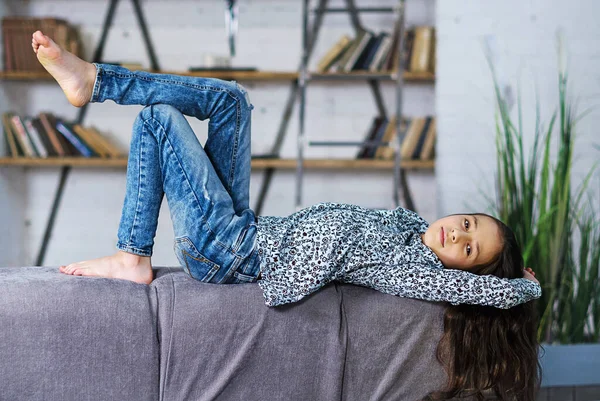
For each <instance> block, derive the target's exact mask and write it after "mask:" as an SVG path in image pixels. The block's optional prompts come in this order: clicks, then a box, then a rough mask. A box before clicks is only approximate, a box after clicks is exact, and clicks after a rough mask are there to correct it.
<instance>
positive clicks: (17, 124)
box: [10, 115, 37, 157]
mask: <svg viewBox="0 0 600 401" xmlns="http://www.w3.org/2000/svg"><path fill="white" fill-rule="evenodd" d="M10 121H11V123H12V125H13V127H14V131H13V132H16V137H17V140H18V141H19V144H20V145H21V149H23V153H24V154H25V156H27V157H36V156H37V153H36V151H35V149H34V148H33V144H32V143H31V141H30V140H29V137H28V136H27V132H26V131H25V127H24V126H23V123H22V122H21V119H20V118H19V116H17V115H11V117H10Z"/></svg>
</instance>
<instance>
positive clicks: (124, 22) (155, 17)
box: [0, 0, 438, 265]
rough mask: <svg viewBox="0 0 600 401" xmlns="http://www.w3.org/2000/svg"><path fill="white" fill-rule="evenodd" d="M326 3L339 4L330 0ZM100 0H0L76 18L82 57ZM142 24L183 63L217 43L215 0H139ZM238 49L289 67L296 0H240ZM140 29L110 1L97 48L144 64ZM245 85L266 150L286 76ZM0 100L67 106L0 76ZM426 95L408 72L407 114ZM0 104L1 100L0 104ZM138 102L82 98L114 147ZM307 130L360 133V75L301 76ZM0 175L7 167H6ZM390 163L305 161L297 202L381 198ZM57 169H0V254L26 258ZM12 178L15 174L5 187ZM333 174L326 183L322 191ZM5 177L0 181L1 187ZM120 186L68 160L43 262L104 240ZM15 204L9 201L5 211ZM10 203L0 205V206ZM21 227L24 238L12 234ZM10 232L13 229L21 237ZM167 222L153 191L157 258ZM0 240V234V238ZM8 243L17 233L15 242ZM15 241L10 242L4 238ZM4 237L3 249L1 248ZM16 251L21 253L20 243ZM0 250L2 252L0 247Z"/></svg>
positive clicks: (290, 207) (124, 7) (166, 59)
mask: <svg viewBox="0 0 600 401" xmlns="http://www.w3.org/2000/svg"><path fill="white" fill-rule="evenodd" d="M331 3H332V5H340V4H341V2H340V1H339V0H332V2H331ZM357 3H358V4H359V5H360V4H370V5H372V4H374V3H376V4H377V5H393V4H395V0H381V1H377V2H372V1H367V0H362V1H358V2H357ZM107 4H108V1H106V0H105V1H90V0H69V1H67V0H31V1H27V2H21V1H16V0H8V1H5V2H4V3H3V5H4V7H5V9H4V10H2V12H3V15H19V14H27V15H35V16H47V15H57V16H61V15H62V16H66V17H67V18H68V19H69V21H71V22H72V23H74V24H77V25H79V26H80V27H81V32H82V34H83V40H84V43H85V48H86V56H87V58H88V59H89V58H91V56H92V52H93V49H94V46H95V44H97V42H98V39H99V35H100V33H101V29H102V23H103V20H104V16H105V12H106V8H107ZM142 4H143V9H144V14H145V16H146V19H147V21H148V24H149V31H150V36H151V38H152V41H153V43H154V45H155V50H156V53H157V57H158V60H159V62H160V64H161V68H163V69H169V70H183V69H186V68H187V67H189V66H190V65H199V64H201V63H202V59H203V55H204V54H205V53H207V52H210V53H218V54H223V53H226V52H227V47H226V40H225V30H224V16H223V13H224V12H223V7H224V2H223V1H219V0H211V1H197V0H172V1H168V2H167V1H159V0H146V1H143V2H142ZM434 7H435V1H434V0H427V1H420V0H409V1H408V2H407V23H408V24H433V23H434V11H435V10H434ZM240 15H241V17H240V37H239V39H238V42H237V45H238V56H237V57H236V58H235V60H234V65H256V66H257V67H258V68H259V69H266V70H282V71H290V70H295V69H296V68H297V66H298V64H299V60H300V58H299V57H300V46H301V2H300V1H291V0H285V1H281V0H277V1H275V0H241V1H240ZM363 23H364V24H365V25H366V26H368V27H371V28H372V29H386V30H391V27H392V23H393V22H392V19H391V17H390V16H384V15H381V14H367V15H365V16H364V17H363ZM351 32H352V30H351V25H350V22H349V18H348V16H347V15H335V14H334V15H328V16H326V17H325V26H324V27H323V28H322V30H321V34H320V39H319V42H318V44H317V47H316V49H315V53H314V56H313V59H312V64H313V65H314V64H315V63H316V62H317V61H318V59H319V57H320V56H321V55H322V54H323V53H324V52H325V51H326V50H327V49H328V48H329V47H330V46H331V45H332V44H333V43H334V42H335V41H337V39H338V38H339V37H340V36H341V35H342V34H343V33H351ZM142 43H143V42H142V39H141V34H140V32H139V29H138V28H137V25H136V20H135V17H134V14H133V10H132V7H131V4H130V2H129V1H121V2H120V5H119V8H118V10H117V14H116V18H115V23H114V25H113V27H112V30H111V32H110V34H109V36H108V40H107V44H106V48H105V53H104V60H126V61H140V62H142V63H143V64H144V65H146V66H149V60H148V57H147V55H146V53H145V50H144V48H143V46H142ZM243 84H244V85H245V86H247V87H248V89H249V91H250V96H251V99H252V102H253V104H254V105H255V112H254V115H253V141H252V146H253V153H257V154H258V153H262V152H266V151H268V150H269V148H270V146H271V142H272V141H273V139H274V137H275V134H276V131H277V128H278V126H279V124H280V119H281V114H282V111H283V107H284V102H285V100H286V99H287V96H288V93H289V84H288V83H272V82H271V83H248V84H246V83H243ZM0 88H2V90H3V92H4V95H5V98H3V100H4V102H5V103H3V104H6V103H8V104H9V105H10V107H8V108H10V109H13V110H15V111H18V112H19V113H30V114H36V113H38V112H40V111H42V110H50V111H52V112H54V113H56V114H58V115H61V116H64V117H66V118H75V116H76V115H77V110H76V109H75V108H73V107H71V106H70V105H69V104H68V103H67V101H66V100H65V98H64V96H63V95H62V93H61V92H60V89H59V88H58V86H57V85H56V84H53V83H34V84H31V83H29V82H26V83H21V82H2V83H1V84H0ZM384 97H385V99H386V100H387V104H388V107H389V111H390V112H391V110H393V108H392V106H393V104H394V103H393V101H394V98H395V97H394V87H393V85H392V84H390V83H388V84H384ZM434 107H435V101H434V87H433V86H432V85H422V84H408V85H407V87H406V92H405V111H406V114H408V115H424V114H433V113H434ZM4 108H5V106H2V109H4ZM140 110H141V107H137V106H127V107H123V106H117V105H115V104H114V103H112V102H107V103H105V104H102V105H92V106H91V107H89V109H88V114H87V117H86V120H85V122H86V123H89V124H93V125H95V126H97V127H98V128H100V129H101V130H102V131H103V132H108V133H109V134H110V135H111V136H112V137H113V138H114V139H115V140H116V141H117V142H118V143H120V144H121V145H122V146H123V147H127V146H128V142H129V137H130V129H131V126H132V124H133V121H134V119H135V116H136V114H137V113H138V112H139V111H140ZM296 110H297V108H295V112H294V115H293V117H292V119H291V122H290V125H289V130H288V134H287V138H286V140H285V142H284V144H283V148H282V156H283V157H295V156H296V135H297V132H298V120H297V115H296ZM306 113H307V125H306V130H307V135H309V136H313V137H314V136H315V135H319V136H323V137H325V135H326V136H327V137H328V138H337V139H342V138H347V139H351V140H352V139H356V140H359V139H362V138H363V137H364V135H365V132H366V130H367V128H368V125H369V123H370V120H371V118H372V117H373V115H374V113H375V105H374V102H373V99H372V95H371V90H370V88H369V87H368V85H366V84H365V83H356V84H354V83H350V84H349V83H343V84H341V83H340V84H335V83H328V84H324V83H317V84H313V85H311V86H310V87H309V90H308V104H307V109H306ZM191 124H192V126H193V127H194V129H196V130H197V132H198V136H199V137H200V139H201V141H204V140H205V138H206V124H205V123H203V122H198V121H191ZM355 152H356V149H351V150H350V149H347V148H331V149H329V150H327V149H324V148H310V149H309V150H308V151H307V154H306V156H307V157H320V156H328V155H330V156H334V157H343V156H345V155H348V154H349V155H354V154H355ZM9 175H16V176H17V179H15V178H14V177H12V176H9ZM392 176H393V174H392V172H364V173H363V172H361V173H357V172H356V171H350V172H340V171H331V172H327V171H326V172H323V171H310V170H309V171H307V172H306V175H305V177H306V178H305V181H304V184H305V185H304V188H305V191H304V193H305V196H304V199H303V203H304V205H305V206H308V205H311V204H314V203H317V202H321V201H338V202H345V203H354V204H359V205H364V206H368V207H392V204H391V200H392ZM58 178H59V169H58V168H54V169H48V168H44V169H12V171H11V172H10V173H7V172H6V169H0V190H2V194H3V195H1V196H0V206H1V207H2V209H3V212H2V215H1V217H0V221H1V222H2V225H3V235H4V232H7V231H8V230H10V232H11V233H13V232H14V233H16V234H15V235H16V237H15V238H12V234H10V235H5V237H6V238H9V237H10V238H11V241H10V245H8V244H9V242H5V241H4V238H5V237H2V239H3V240H2V242H0V251H2V252H0V254H1V255H0V265H6V264H21V265H23V264H31V263H32V262H33V261H34V259H35V255H36V252H37V250H38V248H39V245H40V243H41V239H42V235H43V229H44V227H45V223H46V220H47V218H48V213H49V209H50V205H51V202H52V197H53V195H54V190H55V188H56V185H57V183H58ZM409 179H410V183H411V186H412V191H413V197H414V199H415V201H416V203H417V205H418V211H419V213H421V214H422V215H423V216H424V217H425V218H426V219H429V220H432V219H435V218H436V217H437V215H438V214H437V212H436V205H435V200H434V199H435V196H434V194H435V183H434V176H433V174H432V173H430V172H416V173H411V174H410V176H409ZM15 181H16V182H18V183H19V185H20V186H22V188H21V189H14V188H12V187H14V185H15ZM261 182H262V172H260V171H258V172H256V173H253V175H252V184H251V200H250V203H251V205H253V204H254V202H255V200H256V197H257V195H258V191H259V189H260V184H261ZM332 183H336V188H335V190H334V191H332ZM5 188H8V189H7V190H6V191H5ZM124 189H125V171H124V169H112V170H111V169H98V170H96V169H90V170H86V169H73V170H72V172H71V176H70V179H69V181H68V183H67V186H66V188H65V192H64V197H63V200H62V205H61V209H60V213H59V214H58V216H57V220H56V225H55V229H54V233H53V237H52V240H51V243H50V247H49V250H48V254H47V256H46V260H45V263H46V264H47V265H58V264H62V263H68V262H71V261H77V260H81V259H88V258H92V257H98V256H102V255H105V254H109V253H112V252H114V243H115V239H116V232H117V226H118V223H119V217H120V211H121V206H122V202H123V194H124ZM294 193H295V172H294V171H287V172H278V173H277V174H276V175H275V177H274V180H273V182H272V186H271V190H270V192H269V195H268V197H267V201H266V204H265V208H264V210H263V214H266V215H287V214H290V213H292V212H293V211H294ZM15 205H20V206H19V208H18V209H17V212H14V210H15ZM9 209H10V211H9ZM20 232H23V235H22V236H24V239H23V238H20V239H18V237H19V235H20V234H19V233H20ZM22 236H21V237H22ZM172 238H173V234H172V229H171V222H170V218H169V214H168V210H167V205H166V202H164V208H163V213H161V218H160V221H159V229H158V233H157V238H156V247H155V257H154V260H153V262H154V263H155V264H157V265H166V264H174V263H176V259H175V257H174V255H173V252H172V245H171V244H172ZM5 244H7V245H6V246H5ZM19 244H24V245H23V246H21V247H19V246H18V245H19ZM15 246H16V247H17V248H21V249H20V250H19V251H18V252H16V253H15V252H14V251H11V252H12V253H8V250H9V249H13V250H14V249H15ZM4 248H6V249H4ZM19 252H21V253H19ZM7 255H10V256H7Z"/></svg>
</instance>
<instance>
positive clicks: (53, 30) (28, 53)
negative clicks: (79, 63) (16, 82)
mask: <svg viewBox="0 0 600 401" xmlns="http://www.w3.org/2000/svg"><path fill="white" fill-rule="evenodd" d="M37 30H41V31H42V32H43V33H44V34H46V35H48V36H50V37H51V38H52V39H53V40H54V41H55V42H56V43H57V44H58V45H60V46H61V47H63V48H64V49H67V50H68V51H70V52H71V53H73V54H75V55H76V56H78V57H81V40H80V37H79V34H78V32H77V29H75V27H74V26H72V25H70V24H69V23H68V22H67V21H65V20H64V19H59V18H51V17H48V18H31V17H4V18H2V38H3V41H2V46H3V54H4V60H3V62H4V71H31V72H42V71H45V70H44V67H42V65H41V64H40V63H39V61H38V60H37V56H36V54H35V53H34V52H33V50H32V49H31V35H33V33H34V32H35V31H37Z"/></svg>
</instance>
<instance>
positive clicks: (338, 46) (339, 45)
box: [316, 35, 352, 73]
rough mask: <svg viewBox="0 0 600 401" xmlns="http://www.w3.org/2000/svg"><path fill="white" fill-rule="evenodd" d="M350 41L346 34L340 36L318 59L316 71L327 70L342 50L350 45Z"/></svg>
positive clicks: (340, 54)
mask: <svg viewBox="0 0 600 401" xmlns="http://www.w3.org/2000/svg"><path fill="white" fill-rule="evenodd" d="M351 43H352V38H351V37H350V36H348V35H344V36H342V37H341V38H340V39H339V40H338V41H337V42H336V43H335V44H334V45H333V47H332V48H331V49H329V51H328V52H327V53H326V54H325V55H324V56H323V57H322V58H321V60H319V62H318V64H317V70H316V71H317V72H318V73H324V72H327V70H328V69H329V67H331V65H332V64H333V63H334V62H335V61H336V60H338V59H339V58H340V57H341V56H342V54H343V53H344V51H345V50H346V49H347V48H348V46H350V44H351Z"/></svg>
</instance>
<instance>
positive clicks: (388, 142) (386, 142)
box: [374, 115, 397, 159]
mask: <svg viewBox="0 0 600 401" xmlns="http://www.w3.org/2000/svg"><path fill="white" fill-rule="evenodd" d="M396 122H397V118H396V116H395V115H394V116H393V117H392V119H391V120H390V122H389V123H388V125H387V127H386V128H385V132H384V133H383V137H382V138H381V142H382V144H381V145H379V146H378V147H377V150H376V151H375V155H374V157H375V158H376V159H382V158H383V155H384V153H385V149H386V147H391V146H392V139H393V138H394V133H395V131H396Z"/></svg>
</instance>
